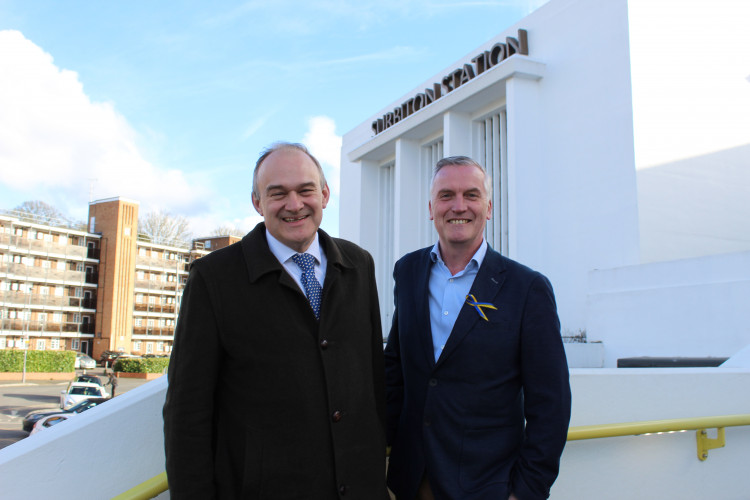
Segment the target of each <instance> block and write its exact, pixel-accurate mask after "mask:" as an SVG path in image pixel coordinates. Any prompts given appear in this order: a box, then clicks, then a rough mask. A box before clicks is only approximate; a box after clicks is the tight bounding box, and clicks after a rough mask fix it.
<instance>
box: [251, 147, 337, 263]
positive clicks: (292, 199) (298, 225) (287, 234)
mask: <svg viewBox="0 0 750 500" xmlns="http://www.w3.org/2000/svg"><path fill="white" fill-rule="evenodd" d="M257 190H258V195H259V197H260V198H258V197H256V196H253V206H255V209H256V210H257V211H258V213H259V214H260V215H262V216H263V218H264V220H265V222H266V228H267V229H268V231H269V232H270V233H271V234H272V235H273V237H274V238H276V239H277V240H279V241H280V242H281V243H283V244H284V245H286V246H288V247H289V248H292V249H294V250H296V251H297V252H304V251H305V250H307V249H308V247H309V246H310V243H312V241H313V240H314V239H315V233H316V231H317V230H318V227H319V226H320V221H321V220H322V219H323V209H324V208H325V207H326V205H327V204H328V198H329V196H330V192H329V190H328V185H327V184H325V185H324V186H323V187H322V188H321V177H320V174H319V172H318V168H317V167H316V166H315V163H313V161H312V160H311V159H310V157H309V156H307V155H306V154H305V153H303V152H302V151H298V150H295V149H280V150H278V151H274V152H273V153H271V154H270V155H269V156H268V158H266V159H265V160H263V163H262V164H261V165H260V168H259V170H258V178H257Z"/></svg>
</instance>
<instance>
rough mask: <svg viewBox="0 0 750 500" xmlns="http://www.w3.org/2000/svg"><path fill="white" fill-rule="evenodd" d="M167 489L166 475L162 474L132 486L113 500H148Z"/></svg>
mask: <svg viewBox="0 0 750 500" xmlns="http://www.w3.org/2000/svg"><path fill="white" fill-rule="evenodd" d="M168 488H169V485H168V484H167V473H166V472H162V473H161V474H159V475H158V476H154V477H152V478H151V479H149V480H147V481H144V482H142V483H141V484H139V485H137V486H133V487H132V488H130V489H129V490H128V491H126V492H125V493H121V494H119V495H117V496H116V497H115V498H114V499H113V500H148V499H150V498H154V497H155V496H158V495H159V494H161V493H164V492H165V491H167V489H168Z"/></svg>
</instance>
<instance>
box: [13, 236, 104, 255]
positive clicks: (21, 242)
mask: <svg viewBox="0 0 750 500" xmlns="http://www.w3.org/2000/svg"><path fill="white" fill-rule="evenodd" d="M0 246H8V247H11V248H13V249H14V250H26V251H28V252H34V253H42V254H46V255H54V256H56V257H63V258H66V259H75V260H84V259H99V249H98V248H88V247H83V246H80V245H72V244H70V243H67V242H64V243H59V242H52V241H45V240H37V239H31V238H26V237H24V236H16V235H10V234H0Z"/></svg>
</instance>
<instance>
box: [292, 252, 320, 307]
mask: <svg viewBox="0 0 750 500" xmlns="http://www.w3.org/2000/svg"><path fill="white" fill-rule="evenodd" d="M292 260H293V261H294V263H295V264H297V265H298V266H299V267H300V269H302V278H301V279H300V281H301V282H302V286H303V287H304V288H305V295H307V300H309V301H310V305H311V306H312V309H313V312H314V313H315V319H320V294H321V290H322V289H321V288H320V283H319V282H318V279H317V278H316V277H315V257H313V256H312V255H310V254H309V253H298V254H294V255H293V256H292Z"/></svg>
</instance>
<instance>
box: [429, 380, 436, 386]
mask: <svg viewBox="0 0 750 500" xmlns="http://www.w3.org/2000/svg"><path fill="white" fill-rule="evenodd" d="M436 385H437V379H434V378H431V379H430V387H435V386H436Z"/></svg>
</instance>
